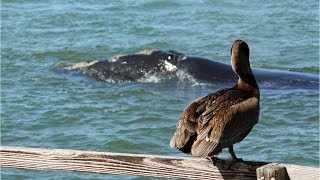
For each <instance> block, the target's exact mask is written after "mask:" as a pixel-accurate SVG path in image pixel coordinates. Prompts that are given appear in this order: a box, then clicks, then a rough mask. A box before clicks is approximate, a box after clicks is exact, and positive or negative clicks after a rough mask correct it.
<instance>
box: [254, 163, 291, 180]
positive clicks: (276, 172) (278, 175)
mask: <svg viewBox="0 0 320 180" xmlns="http://www.w3.org/2000/svg"><path fill="white" fill-rule="evenodd" d="M257 179H258V180H290V178H289V175H288V172H287V169H286V167H285V166H283V165H280V164H278V163H270V164H267V165H264V166H261V167H259V168H257Z"/></svg>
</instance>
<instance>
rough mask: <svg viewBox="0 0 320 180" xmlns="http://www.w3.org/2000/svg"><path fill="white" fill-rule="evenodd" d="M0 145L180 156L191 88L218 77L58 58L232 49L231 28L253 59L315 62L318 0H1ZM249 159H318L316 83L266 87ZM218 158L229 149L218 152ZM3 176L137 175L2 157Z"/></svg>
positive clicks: (194, 92)
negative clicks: (100, 67)
mask: <svg viewBox="0 0 320 180" xmlns="http://www.w3.org/2000/svg"><path fill="white" fill-rule="evenodd" d="M1 6H2V7H1V145H5V146H25V147H39V148H65V149H77V150H92V151H108V152H126V153H143V154H160V155H172V156H187V155H183V154H181V153H180V152H179V151H177V150H175V149H171V148H170V147H169V141H170V138H171V136H172V134H173V132H174V130H175V125H176V122H177V120H178V118H179V116H180V114H181V112H182V110H183V109H184V107H185V106H186V105H188V103H189V102H190V101H192V100H193V99H195V98H197V97H200V96H204V95H206V94H208V93H211V92H213V91H216V90H219V89H221V88H224V87H222V86H221V85H215V84H202V83H196V82H195V83H194V84H189V83H188V84H184V83H179V82H159V83H150V82H132V83H106V82H100V81H96V80H95V79H92V78H89V77H86V76H84V75H82V74H80V73H69V72H65V71H59V70H57V68H56V64H59V63H76V62H81V61H86V60H92V59H107V58H109V57H112V56H116V55H121V54H132V53H136V52H139V51H141V50H146V49H155V50H171V49H172V50H176V51H178V52H182V53H185V54H188V55H192V56H198V57H204V58H208V59H213V60H216V61H219V62H223V63H229V61H230V57H229V56H230V55H229V53H230V47H231V44H232V43H233V41H234V40H235V39H243V40H245V41H246V42H247V43H248V44H249V46H250V51H251V52H250V54H251V66H252V67H258V68H266V69H279V70H290V71H298V72H308V73H315V74H318V73H319V2H318V1H315V0H313V1H289V0H285V1H275V0H271V1H268V2H264V1H247V0H241V1H236V2H231V1H169V0H163V1H155V0H145V1H132V0H123V1H96V0H90V1H89V0H86V1H84V0H83V1H75V0H66V1H61V0H60V1H59V0H55V1H49V0H41V1H39V2H35V1H25V0H4V1H2V4H1ZM260 114H261V115H260V120H259V123H258V124H257V125H256V126H255V127H254V129H253V130H252V131H251V133H250V134H249V135H248V136H247V137H246V138H245V139H244V140H243V141H242V142H241V143H239V144H236V145H235V151H236V154H237V155H238V156H239V157H242V158H243V159H244V160H252V161H270V162H282V163H289V164H299V165H306V166H314V167H319V89H318V88H316V89H310V88H304V87H294V88H282V87H274V88H266V89H261V111H260ZM220 157H221V158H228V157H229V155H228V153H227V152H224V153H223V154H222V155H221V156H220ZM1 176H2V178H3V179H140V178H141V179H144V178H143V177H135V176H116V175H99V174H90V173H75V172H63V171H34V170H21V169H7V168H2V169H1Z"/></svg>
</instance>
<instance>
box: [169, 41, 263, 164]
mask: <svg viewBox="0 0 320 180" xmlns="http://www.w3.org/2000/svg"><path fill="white" fill-rule="evenodd" d="M231 65H232V69H233V71H234V72H235V73H236V74H237V76H238V82H237V83H236V84H235V85H234V86H233V87H232V88H228V89H222V90H219V91H217V92H215V93H211V94H209V95H207V96H204V97H201V98H199V99H196V100H194V101H192V102H191V103H190V104H189V105H188V106H187V107H186V109H185V110H184V111H183V113H182V115H181V117H180V120H179V121H178V124H177V128H176V132H175V133H174V135H173V137H172V139H171V141H170V146H171V147H172V148H178V149H179V150H180V151H182V152H184V153H191V154H192V155H193V156H197V157H207V158H211V157H213V156H214V155H217V154H218V153H219V152H221V151H222V149H224V148H228V150H229V153H230V155H231V163H233V162H236V161H240V160H242V159H240V158H237V157H236V155H235V153H234V151H233V144H235V143H238V142H240V141H242V140H243V139H244V138H245V137H246V136H247V135H248V134H249V132H250V131H251V129H252V128H253V126H254V125H255V124H256V123H257V122H258V119H259V110H260V108H259V99H260V93H259V87H258V84H257V82H256V80H255V77H254V76H253V74H252V71H251V68H250V63H249V47H248V45H247V43H245V42H244V41H242V40H236V41H235V42H234V43H233V45H232V47H231ZM231 163H230V164H231Z"/></svg>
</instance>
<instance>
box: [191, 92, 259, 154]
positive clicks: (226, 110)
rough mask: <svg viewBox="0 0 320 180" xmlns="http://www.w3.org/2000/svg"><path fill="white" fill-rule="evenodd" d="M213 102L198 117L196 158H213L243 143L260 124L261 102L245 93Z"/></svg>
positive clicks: (214, 99)
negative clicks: (236, 144)
mask: <svg viewBox="0 0 320 180" xmlns="http://www.w3.org/2000/svg"><path fill="white" fill-rule="evenodd" d="M210 102H211V104H209V105H208V106H207V108H206V110H205V111H204V112H203V113H202V114H201V116H199V118H198V119H199V121H198V127H199V129H200V130H199V131H198V136H197V139H196V141H195V142H194V143H193V145H192V148H191V153H192V155H194V156H210V155H213V154H216V153H218V152H220V151H221V149H223V148H226V147H228V146H231V145H232V144H234V143H237V142H240V141H241V140H242V139H243V138H244V137H245V136H246V135H247V134H248V133H249V132H250V130H251V129H252V127H253V126H254V124H256V123H257V121H258V116H259V99H258V98H256V97H248V94H247V93H245V92H241V91H238V90H229V91H226V92H224V94H223V95H222V96H218V97H216V98H213V99H212V100H211V101H210Z"/></svg>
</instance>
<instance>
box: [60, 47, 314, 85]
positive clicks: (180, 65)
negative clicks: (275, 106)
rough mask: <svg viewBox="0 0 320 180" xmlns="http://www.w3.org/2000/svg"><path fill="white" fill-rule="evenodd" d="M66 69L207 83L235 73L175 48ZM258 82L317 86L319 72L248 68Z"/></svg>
mask: <svg viewBox="0 0 320 180" xmlns="http://www.w3.org/2000/svg"><path fill="white" fill-rule="evenodd" d="M64 69H66V70H78V71H82V72H84V73H85V74H88V75H90V76H92V77H94V78H96V79H98V80H102V81H107V82H131V81H144V82H148V81H153V80H154V79H153V80H152V78H157V79H158V80H159V79H161V80H162V79H174V78H177V76H180V77H179V78H183V77H181V76H188V77H192V78H194V79H195V80H197V81H203V82H209V83H234V82H236V81H237V76H236V74H235V73H234V72H233V70H232V68H231V66H230V65H227V64H224V63H219V62H216V61H212V60H208V59H204V58H199V57H191V56H186V55H184V54H181V53H178V52H176V51H150V52H145V53H137V54H133V55H125V56H119V57H114V58H111V59H108V60H102V61H91V62H84V63H76V64H72V65H68V66H65V67H64ZM252 71H253V74H254V76H255V77H256V79H257V81H258V84H259V85H283V86H301V87H317V88H318V87H319V76H318V75H317V74H311V73H298V72H289V71H279V70H267V69H259V68H253V69H252Z"/></svg>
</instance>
